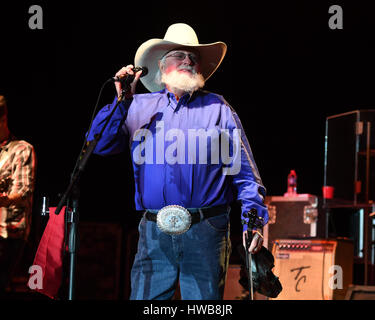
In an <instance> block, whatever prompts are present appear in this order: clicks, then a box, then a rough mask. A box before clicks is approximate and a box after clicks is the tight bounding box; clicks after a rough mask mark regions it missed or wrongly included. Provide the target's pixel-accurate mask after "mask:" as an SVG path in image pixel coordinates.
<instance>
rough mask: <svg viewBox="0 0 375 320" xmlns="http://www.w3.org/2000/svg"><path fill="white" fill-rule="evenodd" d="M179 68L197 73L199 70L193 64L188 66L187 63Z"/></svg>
mask: <svg viewBox="0 0 375 320" xmlns="http://www.w3.org/2000/svg"><path fill="white" fill-rule="evenodd" d="M177 70H188V71H190V72H191V73H192V74H197V72H196V71H195V69H194V68H193V67H191V66H186V65H181V66H179V67H178V68H177Z"/></svg>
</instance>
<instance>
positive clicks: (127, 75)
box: [112, 64, 147, 97]
mask: <svg viewBox="0 0 375 320" xmlns="http://www.w3.org/2000/svg"><path fill="white" fill-rule="evenodd" d="M146 74H147V68H145V67H143V68H142V67H134V66H133V65H131V64H129V65H127V66H126V67H123V68H121V69H120V70H119V71H118V72H117V73H116V75H115V76H114V77H113V78H112V80H113V81H114V82H115V86H116V91H117V96H118V97H120V96H121V93H122V90H123V89H125V88H124V86H126V85H130V92H128V95H129V96H130V97H131V96H132V95H133V94H134V93H135V88H136V86H137V82H138V80H139V78H140V77H143V76H145V75H146Z"/></svg>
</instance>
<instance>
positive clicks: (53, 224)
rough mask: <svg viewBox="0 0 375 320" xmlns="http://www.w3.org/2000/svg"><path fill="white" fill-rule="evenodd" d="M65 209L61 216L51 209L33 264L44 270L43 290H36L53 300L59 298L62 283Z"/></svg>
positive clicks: (54, 209)
mask: <svg viewBox="0 0 375 320" xmlns="http://www.w3.org/2000/svg"><path fill="white" fill-rule="evenodd" d="M65 208H66V207H63V209H62V210H61V211H60V214H59V215H56V214H55V211H56V207H54V208H49V220H48V223H47V226H46V228H45V230H44V232H43V235H42V239H41V240H40V243H39V246H38V250H37V252H36V254H35V258H34V263H33V264H34V265H38V266H40V267H41V268H42V270H43V288H42V289H35V290H36V291H38V292H40V293H42V294H45V295H46V296H48V297H50V298H52V299H56V298H57V293H58V291H59V288H60V286H61V281H62V267H63V261H62V260H63V246H64V228H65V225H64V221H65V219H64V217H65Z"/></svg>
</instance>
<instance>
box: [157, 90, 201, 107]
mask: <svg viewBox="0 0 375 320" xmlns="http://www.w3.org/2000/svg"><path fill="white" fill-rule="evenodd" d="M163 90H164V93H165V94H166V95H167V96H168V98H169V99H172V100H173V101H174V102H175V103H176V104H177V103H178V102H180V101H185V102H190V101H192V100H193V99H194V98H195V97H196V95H197V94H198V92H199V91H200V90H197V91H194V92H193V93H192V94H189V93H186V94H184V95H183V96H182V97H180V99H179V100H178V101H177V99H176V96H175V94H174V93H173V92H171V91H169V90H168V89H167V88H164V89H163Z"/></svg>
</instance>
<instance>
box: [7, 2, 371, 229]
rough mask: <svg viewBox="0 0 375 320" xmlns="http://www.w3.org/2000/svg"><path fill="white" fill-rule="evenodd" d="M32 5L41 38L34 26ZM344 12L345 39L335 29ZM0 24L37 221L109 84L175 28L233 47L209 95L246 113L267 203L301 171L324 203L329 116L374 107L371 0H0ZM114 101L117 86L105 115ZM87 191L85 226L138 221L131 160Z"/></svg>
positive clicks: (12, 119)
mask: <svg viewBox="0 0 375 320" xmlns="http://www.w3.org/2000/svg"><path fill="white" fill-rule="evenodd" d="M12 3H13V4H12ZM33 4H37V5H40V6H41V7H42V9H43V29H42V30H31V29H30V28H29V25H28V22H29V18H30V17H31V14H29V13H28V10H29V7H30V6H31V5H33ZM334 4H336V5H341V6H342V9H343V21H344V24H343V27H344V28H343V30H331V29H330V28H329V27H328V20H329V18H330V16H331V15H330V14H329V13H328V9H329V7H330V6H331V5H334ZM0 15H1V18H0V93H2V94H4V95H6V96H7V98H8V105H9V124H10V128H11V131H12V132H13V133H14V134H15V135H16V136H18V137H19V138H22V139H25V140H27V141H28V142H30V143H31V144H33V145H34V147H35V150H36V154H37V159H38V170H37V181H36V193H35V211H34V214H35V215H36V216H37V215H38V209H39V204H40V197H41V196H43V195H46V196H49V197H50V198H51V205H56V204H57V201H58V194H59V193H62V192H64V191H65V188H66V187H67V185H68V183H69V179H70V174H71V172H72V170H73V167H74V164H75V161H76V158H77V157H78V154H79V152H80V148H81V145H82V143H83V139H84V134H85V132H86V131H87V129H88V126H89V123H90V119H91V116H92V112H93V110H94V106H95V103H96V100H97V97H98V94H99V90H100V87H101V86H102V84H103V83H104V82H105V81H106V80H107V79H108V78H110V77H112V76H113V75H114V74H115V73H116V72H117V70H119V69H120V68H121V67H122V66H125V65H127V64H128V63H133V59H134V54H135V52H136V50H137V48H138V47H139V46H140V44H142V43H143V42H144V41H146V40H148V39H151V38H163V37H164V34H165V31H166V29H167V27H168V26H169V25H170V24H172V23H176V22H184V23H187V24H189V25H191V26H192V27H193V28H194V29H195V30H196V32H197V35H198V38H199V41H200V43H210V42H215V41H223V42H225V43H226V44H227V45H228V52H227V55H226V57H225V59H224V61H223V63H222V65H221V66H220V68H219V69H218V70H217V72H216V73H215V74H214V76H213V77H212V78H210V79H209V80H208V82H207V84H206V89H207V90H209V91H212V92H215V93H219V94H221V95H223V96H224V97H225V98H226V100H227V101H228V102H229V103H230V104H231V105H232V106H233V108H234V109H235V110H236V111H237V112H238V114H239V116H240V118H241V121H242V124H243V126H244V129H245V131H246V134H247V136H248V138H249V141H250V144H251V147H252V150H253V153H254V156H255V160H256V162H257V165H258V168H259V171H260V174H261V177H262V179H263V183H264V184H265V186H266V188H267V194H268V195H282V194H283V193H284V192H285V191H286V177H287V175H288V173H289V171H290V170H291V169H295V170H296V172H297V175H298V192H299V193H310V194H314V195H318V196H320V195H321V187H322V185H323V169H324V165H323V164H324V163H323V160H324V126H325V120H326V117H327V116H330V115H334V114H338V113H343V112H346V111H352V110H359V109H371V108H375V94H374V84H375V83H374V82H375V81H374V77H375V73H374V71H375V40H374V31H375V22H374V21H375V19H374V15H375V10H374V6H373V5H371V2H370V1H350V2H344V1H275V2H270V1H241V2H240V1H238V2H237V1H223V2H216V1H200V2H194V1H152V2H151V1H150V2H149V1H147V2H146V1H145V2H144V1H109V0H108V1H93V2H79V1H72V2H69V1H48V2H43V1H32V2H31V1H23V2H22V1H17V2H15V1H13V2H12V1H1V4H0ZM138 92H146V89H145V88H144V87H143V86H142V84H139V87H138ZM114 94H115V90H114V87H113V85H108V86H107V87H106V88H105V90H104V92H103V95H102V97H101V101H100V106H104V105H105V104H107V103H109V102H111V101H112V99H113V97H114ZM155 178H157V177H155ZM80 186H81V197H80V213H81V219H82V220H91V219H95V220H97V219H99V220H110V221H111V220H115V221H118V220H121V221H126V222H129V223H130V221H132V219H133V218H132V217H133V216H134V215H133V213H134V212H133V211H134V201H133V194H132V192H133V180H132V173H131V167H130V166H129V155H127V154H123V155H119V156H115V157H109V158H100V157H97V156H93V157H92V158H91V159H90V161H89V164H88V166H87V168H86V171H85V173H84V175H83V177H82V180H81V184H80ZM238 218H239V215H238ZM36 221H37V218H36ZM238 222H239V219H238ZM34 228H37V225H35V224H34Z"/></svg>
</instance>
